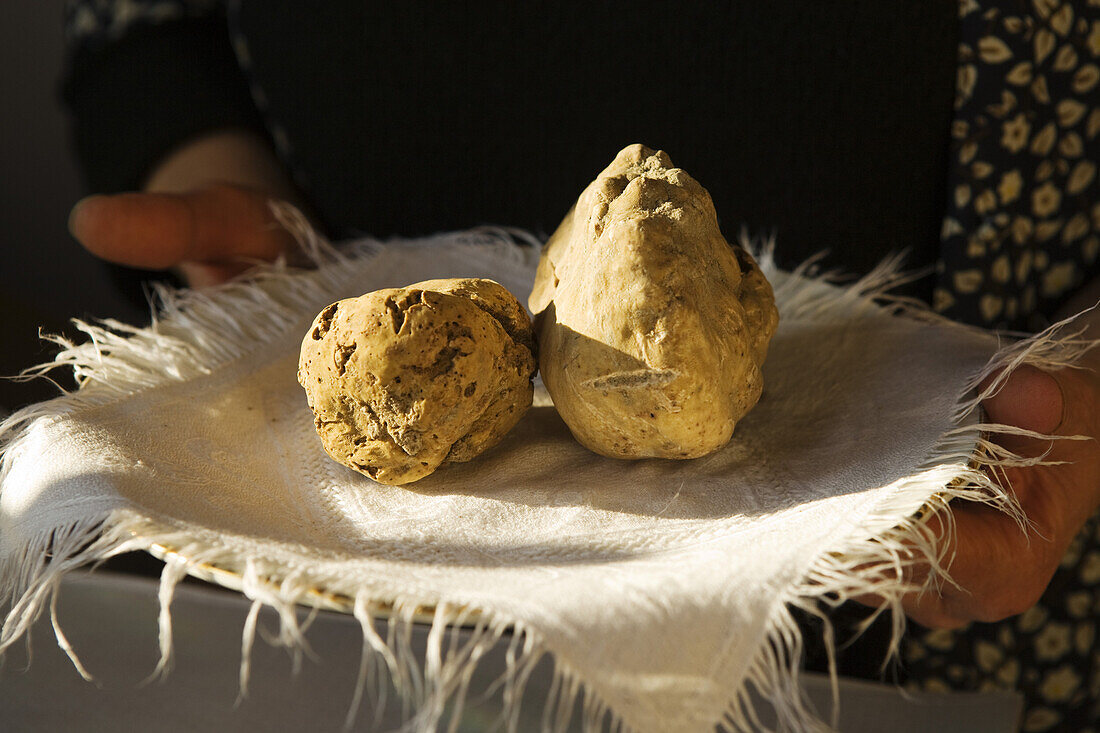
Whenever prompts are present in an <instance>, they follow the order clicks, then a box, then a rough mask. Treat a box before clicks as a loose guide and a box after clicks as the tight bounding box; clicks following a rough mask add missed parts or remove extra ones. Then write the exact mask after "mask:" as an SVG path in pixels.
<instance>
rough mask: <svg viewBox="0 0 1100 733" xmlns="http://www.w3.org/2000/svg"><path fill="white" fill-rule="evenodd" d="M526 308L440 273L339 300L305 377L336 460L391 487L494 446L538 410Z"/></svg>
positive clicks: (306, 361) (315, 329)
mask: <svg viewBox="0 0 1100 733" xmlns="http://www.w3.org/2000/svg"><path fill="white" fill-rule="evenodd" d="M533 343H534V342H533V337H532V332H531V322H530V319H529V318H528V316H527V313H526V311H524V309H523V306H522V305H521V304H520V303H519V301H517V300H516V298H515V297H514V296H513V295H512V294H511V293H509V292H508V291H507V290H506V289H505V288H504V287H503V286H501V285H499V284H498V283H495V282H493V281H492V280H480V279H458V280H429V281H425V282H421V283H415V284H413V285H409V286H408V287H404V288H397V289H389V290H378V291H375V292H372V293H367V294H365V295H362V296H359V297H358V298H349V299H347V300H341V301H338V302H336V303H333V304H332V305H329V306H328V307H326V308H325V309H324V310H322V311H321V313H320V314H318V316H317V318H316V319H314V321H313V325H312V326H311V327H310V329H309V332H308V333H306V336H305V338H304V339H303V341H302V351H301V358H300V360H299V364H298V382H299V383H300V384H301V385H302V387H304V388H305V391H306V396H307V398H308V400H309V406H310V408H311V409H312V410H313V413H314V416H315V420H314V423H315V425H316V428H317V433H318V435H320V437H321V442H322V443H323V445H324V447H325V450H326V451H328V454H329V455H330V456H332V457H333V458H334V459H335V460H337V461H339V462H340V463H342V464H344V465H345V466H348V467H349V468H353V469H355V470H356V471H359V472H360V473H363V474H365V475H367V476H369V477H370V478H372V479H374V480H375V481H378V482H380V483H385V484H406V483H410V482H412V481H416V480H418V479H421V478H423V477H425V476H427V475H428V474H430V473H431V472H432V471H434V470H435V469H436V468H438V467H439V466H440V465H441V464H443V463H446V462H463V461H468V460H470V459H471V458H473V457H474V456H477V455H478V454H480V453H481V452H483V451H485V450H486V449H488V448H490V447H492V446H493V445H495V444H496V443H497V442H499V441H500V439H501V438H503V437H504V434H505V433H507V432H508V431H509V430H510V429H511V428H512V427H513V426H514V425H515V424H516V423H517V422H519V420H520V418H521V417H522V416H523V414H524V412H526V410H527V408H528V407H530V405H531V398H532V393H533V389H532V384H531V379H532V377H533V376H534V373H535V369H536V363H535V358H534V356H533V353H534V346H533Z"/></svg>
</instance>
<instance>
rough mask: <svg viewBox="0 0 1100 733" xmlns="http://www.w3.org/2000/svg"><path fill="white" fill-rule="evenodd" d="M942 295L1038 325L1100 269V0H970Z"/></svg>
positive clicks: (977, 319)
mask: <svg viewBox="0 0 1100 733" xmlns="http://www.w3.org/2000/svg"><path fill="white" fill-rule="evenodd" d="M959 12H960V21H959V22H960V27H959V32H960V45H959V66H958V80H957V85H956V97H955V120H954V124H953V125H952V128H951V171H950V173H949V181H950V182H949V186H948V204H947V211H946V215H945V217H944V220H943V230H942V234H941V259H940V262H939V264H938V267H937V272H938V278H937V280H938V282H937V287H936V289H935V292H934V300H933V305H934V307H935V308H936V310H938V311H940V312H942V313H945V314H946V315H948V316H950V317H952V318H955V319H957V320H962V321H968V322H971V323H976V324H978V325H982V326H987V327H991V328H1010V329H1015V330H1038V329H1040V328H1042V327H1043V326H1044V325H1046V323H1045V320H1044V319H1043V318H1042V317H1041V316H1040V314H1041V313H1049V312H1051V311H1052V310H1054V309H1055V308H1056V307H1057V305H1058V304H1059V303H1060V302H1061V301H1062V300H1064V299H1065V297H1066V296H1067V295H1068V294H1069V293H1070V292H1071V291H1072V290H1073V289H1074V288H1076V287H1077V286H1079V285H1081V283H1082V282H1085V281H1086V280H1088V279H1089V278H1090V277H1091V276H1095V275H1096V274H1098V273H1100V262H1098V255H1100V184H1098V183H1097V180H1096V179H1097V170H1096V169H1097V164H1098V162H1100V139H1098V135H1100V0H1088V2H1087V3H1086V2H1070V1H1069V0H1027V1H1025V0H1018V1H1015V2H1005V1H1002V2H990V1H986V0H982V1H981V2H979V1H977V0H961V2H960V11H959Z"/></svg>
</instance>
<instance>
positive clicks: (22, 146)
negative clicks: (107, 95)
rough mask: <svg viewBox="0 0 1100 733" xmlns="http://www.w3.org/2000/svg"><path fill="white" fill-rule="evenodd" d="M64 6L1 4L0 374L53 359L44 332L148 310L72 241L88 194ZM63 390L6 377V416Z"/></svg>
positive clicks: (0, 400)
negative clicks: (73, 147) (68, 112)
mask: <svg viewBox="0 0 1100 733" xmlns="http://www.w3.org/2000/svg"><path fill="white" fill-rule="evenodd" d="M61 20H62V0H3V2H0V69H3V71H2V72H0V104H2V109H3V112H0V175H2V178H0V181H2V182H0V374H3V375H5V376H8V375H12V374H15V373H18V372H19V371H20V370H22V369H23V368H25V367H27V366H30V365H31V364H34V363H37V362H41V361H46V360H48V359H50V358H52V355H53V353H55V352H56V347H53V346H52V345H50V344H44V343H42V342H40V341H39V338H38V330H39V328H43V329H45V330H46V331H48V332H52V333H57V332H61V331H64V332H66V333H69V334H75V333H76V332H75V331H74V330H73V329H72V327H71V326H68V325H67V323H68V320H69V319H70V318H73V317H80V318H107V317H114V318H120V319H122V320H125V321H130V322H132V321H135V320H138V319H141V318H143V317H144V314H143V313H142V312H141V311H139V310H137V309H136V308H135V307H134V306H133V305H131V304H130V303H128V302H127V301H126V300H125V299H124V298H123V296H122V295H121V294H120V293H119V291H118V289H117V288H116V287H115V286H113V285H112V284H111V282H110V279H109V277H108V275H107V272H106V268H104V267H103V266H102V265H101V264H100V263H98V262H96V261H95V260H94V259H93V258H92V257H91V256H90V255H88V254H86V253H85V252H84V250H83V249H82V248H81V247H80V246H79V245H78V244H77V243H76V242H75V241H74V240H73V239H72V237H70V236H69V232H68V229H67V226H66V221H67V219H68V215H69V209H70V208H71V207H72V205H73V203H75V202H76V201H77V200H78V199H79V198H80V197H81V195H82V194H83V190H82V185H81V182H80V176H79V174H78V173H77V170H76V166H75V164H74V163H73V159H72V155H71V153H70V143H69V135H68V128H67V121H66V119H65V115H64V112H63V110H62V108H61V105H60V102H59V98H58V92H57V88H58V74H59V72H60V69H61V63H62V40H61ZM55 394H57V389H56V388H54V387H52V386H51V385H50V384H49V383H47V382H45V381H44V380H36V381H35V382H32V383H22V384H20V383H14V382H11V381H9V380H2V381H0V414H3V413H4V412H6V411H9V410H12V409H14V408H16V407H19V406H22V405H24V404H27V403H29V402H33V401H36V400H39V399H43V398H46V397H51V396H53V395H55Z"/></svg>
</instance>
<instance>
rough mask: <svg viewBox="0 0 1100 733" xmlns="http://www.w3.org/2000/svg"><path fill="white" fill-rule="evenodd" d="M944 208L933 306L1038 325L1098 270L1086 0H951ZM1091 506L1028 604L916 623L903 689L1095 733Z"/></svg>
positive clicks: (1094, 82) (1096, 101)
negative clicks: (954, 30)
mask: <svg viewBox="0 0 1100 733" xmlns="http://www.w3.org/2000/svg"><path fill="white" fill-rule="evenodd" d="M959 7H960V45H959V67H958V80H957V90H956V98H955V120H954V123H953V126H952V129H951V166H952V169H951V172H950V178H949V186H948V196H949V200H948V205H947V210H946V214H945V217H944V222H943V231H942V235H941V252H940V258H941V259H940V261H939V264H938V266H937V287H936V289H935V292H934V302H933V305H934V307H935V308H936V310H938V311H940V312H943V313H945V314H947V315H949V316H951V317H952V318H955V319H957V320H961V321H968V322H970V323H975V324H977V325H981V326H986V327H992V328H1008V329H1017V330H1027V331H1031V330H1038V329H1040V328H1042V327H1043V326H1045V325H1047V320H1046V318H1045V317H1044V314H1050V313H1051V312H1052V311H1053V310H1054V309H1055V308H1056V307H1057V306H1058V304H1060V302H1061V301H1063V300H1064V299H1065V298H1066V297H1067V296H1068V295H1069V294H1070V293H1071V292H1072V291H1073V290H1074V289H1075V288H1076V287H1078V286H1079V285H1081V284H1082V283H1084V282H1086V281H1088V280H1089V279H1091V278H1093V277H1096V276H1097V274H1098V273H1100V262H1098V255H1100V184H1098V183H1097V180H1096V179H1097V164H1098V162H1100V138H1098V136H1100V0H1089V1H1088V2H1087V3H1084V2H1076V3H1074V2H1068V1H1061V0H1033V1H1027V2H1024V1H1020V2H986V1H976V0H961V2H960V6H959ZM1098 617H1100V515H1097V516H1094V517H1093V518H1092V519H1091V520H1090V521H1089V522H1088V523H1087V524H1086V526H1085V528H1084V529H1083V530H1082V532H1081V533H1080V534H1079V535H1078V537H1077V538H1076V540H1075V542H1074V544H1073V546H1072V547H1071V548H1070V550H1069V552H1068V553H1067V554H1066V556H1065V557H1064V558H1063V560H1062V564H1061V567H1060V568H1059V569H1058V571H1057V573H1056V574H1055V577H1054V579H1053V581H1052V582H1051V584H1050V586H1049V587H1048V588H1047V591H1046V593H1045V594H1044V595H1043V598H1042V599H1041V600H1040V602H1039V603H1038V604H1037V605H1036V606H1035V607H1034V608H1032V609H1030V610H1029V611H1027V612H1026V613H1024V614H1023V615H1021V616H1019V617H1016V618H1012V619H1008V620H1006V621H1003V622H1000V623H995V624H971V625H970V626H968V627H966V628H963V629H959V630H957V631H921V630H919V629H915V630H914V631H913V632H911V633H910V635H909V637H908V638H907V639H906V641H905V643H904V645H903V649H902V659H903V662H904V665H905V675H906V678H907V680H908V682H907V685H908V686H909V687H911V688H913V689H923V690H930V691H933V690H969V691H981V690H989V689H1010V690H1011V689H1015V690H1020V691H1021V692H1023V694H1024V696H1025V712H1024V718H1023V720H1022V723H1021V725H1022V730H1023V731H1025V732H1028V733H1030V732H1032V731H1054V730H1058V731H1066V732H1067V733H1068V732H1070V731H1072V732H1073V733H1087V732H1090V731H1097V732H1100V723H1098V721H1100V650H1098V648H1097V643H1096V642H1097V639H1096V635H1097V618H1098Z"/></svg>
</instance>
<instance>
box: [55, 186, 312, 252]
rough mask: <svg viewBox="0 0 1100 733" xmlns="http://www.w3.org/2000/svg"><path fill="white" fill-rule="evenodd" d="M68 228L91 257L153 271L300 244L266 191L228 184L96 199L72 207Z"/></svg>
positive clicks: (277, 249) (286, 249)
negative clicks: (276, 212) (282, 223)
mask: <svg viewBox="0 0 1100 733" xmlns="http://www.w3.org/2000/svg"><path fill="white" fill-rule="evenodd" d="M69 228H70V231H71V232H72V234H73V236H74V237H76V239H77V240H79V241H80V243H81V244H83V245H84V246H85V247H86V248H87V249H88V250H89V251H90V252H92V254H95V255H96V256H98V257H101V258H103V259H105V260H109V261H111V262H116V263H119V264H123V265H129V266H132V267H140V268H150V269H163V268H167V267H173V266H175V265H179V264H180V263H185V262H201V263H219V264H223V263H230V262H233V261H234V260H237V261H239V260H242V259H261V260H272V259H275V258H276V257H278V256H279V255H280V254H282V253H283V252H286V251H288V250H289V249H290V248H291V247H292V246H293V239H292V238H291V236H290V235H289V233H288V232H286V231H285V230H284V229H283V228H282V227H281V226H279V225H278V223H277V222H276V221H275V220H274V217H273V216H272V214H271V211H270V208H269V206H268V199H267V197H266V196H264V195H262V194H260V193H257V192H255V191H250V190H248V189H244V188H239V187H236V186H228V185H218V186H211V187H209V188H204V189H200V190H197V191H192V192H188V193H182V194H165V193H124V194H117V195H113V196H90V197H88V198H86V199H84V200H82V201H80V202H79V203H77V205H76V206H75V207H74V208H73V211H72V214H71V215H70V218H69ZM230 269H232V268H230Z"/></svg>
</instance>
